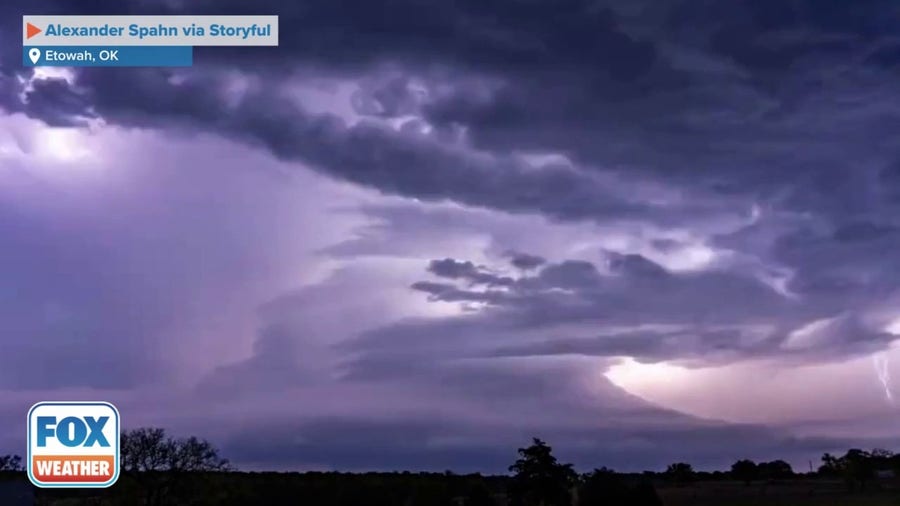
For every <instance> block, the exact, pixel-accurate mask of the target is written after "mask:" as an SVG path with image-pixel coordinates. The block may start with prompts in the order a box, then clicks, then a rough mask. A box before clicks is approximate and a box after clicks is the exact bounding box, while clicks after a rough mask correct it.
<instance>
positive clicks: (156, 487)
mask: <svg viewBox="0 0 900 506" xmlns="http://www.w3.org/2000/svg"><path fill="white" fill-rule="evenodd" d="M121 454H122V455H121V462H122V471H123V472H124V473H127V474H128V475H129V476H131V477H132V478H133V479H134V480H135V482H136V483H137V484H138V485H139V487H140V488H141V489H142V491H143V495H144V503H145V504H147V505H148V506H158V505H163V504H182V503H183V502H181V501H183V500H181V499H179V497H183V496H184V495H185V494H187V493H188V492H189V491H188V490H187V488H189V487H188V483H189V482H190V481H191V480H187V479H185V478H186V477H185V473H200V472H218V471H228V470H230V467H229V464H228V461H227V460H226V459H223V458H221V457H219V453H218V450H216V449H215V448H214V447H213V446H212V444H210V443H209V442H207V441H205V440H201V439H198V438H196V437H189V438H184V439H175V438H172V437H169V436H167V435H166V432H165V430H164V429H159V428H140V429H134V430H130V431H126V432H123V433H122V437H121ZM193 481H194V482H196V481H197V480H196V477H195V479H194V480H193Z"/></svg>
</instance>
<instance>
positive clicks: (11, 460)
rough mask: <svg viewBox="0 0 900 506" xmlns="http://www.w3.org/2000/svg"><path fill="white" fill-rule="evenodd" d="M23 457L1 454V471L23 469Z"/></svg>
mask: <svg viewBox="0 0 900 506" xmlns="http://www.w3.org/2000/svg"><path fill="white" fill-rule="evenodd" d="M22 470H24V469H23V467H22V457H20V456H18V455H0V471H22Z"/></svg>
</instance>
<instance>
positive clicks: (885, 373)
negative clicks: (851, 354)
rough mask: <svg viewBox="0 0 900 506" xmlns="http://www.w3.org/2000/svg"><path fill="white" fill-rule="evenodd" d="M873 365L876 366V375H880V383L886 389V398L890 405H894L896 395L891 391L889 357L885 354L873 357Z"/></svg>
mask: <svg viewBox="0 0 900 506" xmlns="http://www.w3.org/2000/svg"><path fill="white" fill-rule="evenodd" d="M872 365H874V366H875V374H877V375H878V381H880V382H881V386H882V387H884V398H885V400H887V402H888V404H892V405H893V404H894V393H893V392H892V391H891V371H890V369H888V357H887V354H885V353H879V354H877V355H873V356H872Z"/></svg>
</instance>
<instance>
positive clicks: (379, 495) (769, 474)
mask: <svg viewBox="0 0 900 506" xmlns="http://www.w3.org/2000/svg"><path fill="white" fill-rule="evenodd" d="M121 466H122V472H121V475H120V479H119V481H118V482H117V483H116V484H115V485H114V486H113V487H111V488H109V489H106V490H102V491H95V490H40V491H39V492H38V496H39V498H40V502H39V503H40V504H55V503H56V501H62V500H68V501H70V502H67V503H66V504H70V503H71V500H72V499H76V500H77V499H78V498H82V499H84V501H85V502H89V503H90V504H109V505H113V504H143V505H146V506H165V505H198V506H199V505H207V504H209V505H212V504H218V505H231V504H235V505H237V504H289V503H290V504H293V502H292V501H296V500H297V498H300V497H302V498H303V503H304V504H309V505H314V506H315V505H322V506H419V505H421V506H502V505H506V506H618V505H629V506H662V504H663V503H662V501H661V500H660V497H659V495H658V493H657V490H656V487H658V486H673V487H683V486H689V485H690V484H691V483H693V482H696V481H716V480H732V481H741V482H744V483H745V484H747V485H749V484H751V483H753V482H756V481H767V482H771V481H783V480H792V479H799V478H801V477H810V476H814V477H827V478H830V479H832V480H834V479H842V480H844V481H845V482H846V483H847V487H848V489H849V490H858V491H863V490H865V488H866V486H867V484H869V483H870V482H871V481H872V480H873V479H875V478H876V477H878V476H879V475H880V474H883V473H885V472H894V473H898V474H900V454H894V453H892V452H889V451H886V450H881V449H876V450H872V451H863V450H859V449H851V450H849V451H848V452H847V453H846V454H844V455H843V456H834V455H831V454H828V453H826V454H825V455H823V456H822V464H821V466H820V467H819V468H818V470H817V471H816V472H814V473H808V474H803V475H801V474H798V473H795V472H794V470H793V469H792V468H791V466H790V464H788V463H787V462H785V461H782V460H775V461H771V462H758V463H757V462H753V461H751V460H747V459H741V460H738V461H736V462H735V463H734V464H733V465H732V466H731V469H730V470H729V471H726V472H719V471H717V472H713V473H709V472H697V471H695V470H694V469H693V467H692V466H691V465H690V464H688V463H685V462H676V463H673V464H671V465H669V466H668V467H667V468H666V470H665V471H664V472H661V473H654V472H644V473H639V474H624V473H617V472H615V471H614V470H612V469H609V468H606V467H601V468H598V469H594V470H593V471H591V472H588V473H583V474H579V473H577V472H576V471H575V470H574V468H573V466H572V464H566V463H561V462H559V461H558V460H557V458H556V456H554V454H553V450H552V448H551V447H550V446H549V445H548V444H547V443H546V442H544V441H542V440H540V439H537V438H535V439H533V440H532V442H531V444H530V445H529V446H527V447H523V448H519V449H518V459H517V460H516V461H515V462H514V463H513V464H512V465H511V466H510V467H509V471H510V474H509V475H507V476H481V475H479V474H469V475H456V474H454V473H452V472H450V471H447V472H445V473H409V472H404V473H357V474H351V473H302V474H300V473H238V472H235V469H234V468H233V467H232V466H231V465H230V464H229V462H228V460H227V459H224V458H222V457H221V456H220V455H219V450H218V449H217V448H215V447H214V446H213V445H212V444H211V443H209V442H208V441H206V440H202V439H199V438H196V437H187V438H174V437H171V436H169V435H167V434H166V432H165V430H163V429H158V428H140V429H135V430H130V431H126V432H124V433H123V434H122V438H121ZM23 467H24V466H23V462H22V459H21V457H19V456H17V455H6V456H0V476H4V477H6V478H8V479H20V480H21V479H23V476H22V471H23V470H24V469H23Z"/></svg>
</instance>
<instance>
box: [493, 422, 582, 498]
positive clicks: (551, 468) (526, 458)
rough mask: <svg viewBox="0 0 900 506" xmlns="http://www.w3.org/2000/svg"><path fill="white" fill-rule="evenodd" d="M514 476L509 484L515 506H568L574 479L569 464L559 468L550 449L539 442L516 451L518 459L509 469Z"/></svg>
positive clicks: (536, 441) (534, 441) (533, 442)
mask: <svg viewBox="0 0 900 506" xmlns="http://www.w3.org/2000/svg"><path fill="white" fill-rule="evenodd" d="M509 470H510V471H512V472H513V473H515V475H514V476H513V479H512V482H511V484H510V490H509V492H510V494H509V495H510V499H511V503H512V504H513V505H515V506H568V505H569V504H570V503H571V498H570V493H569V489H570V488H571V486H572V485H573V484H574V483H575V480H576V477H577V475H576V474H575V471H573V470H572V465H571V464H560V463H559V462H558V461H557V460H556V457H554V456H553V449H552V448H551V447H550V446H548V445H547V443H545V442H543V441H541V440H540V439H538V438H534V439H533V440H532V445H531V446H529V447H527V448H519V459H518V460H516V463H515V464H513V465H511V466H509Z"/></svg>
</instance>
